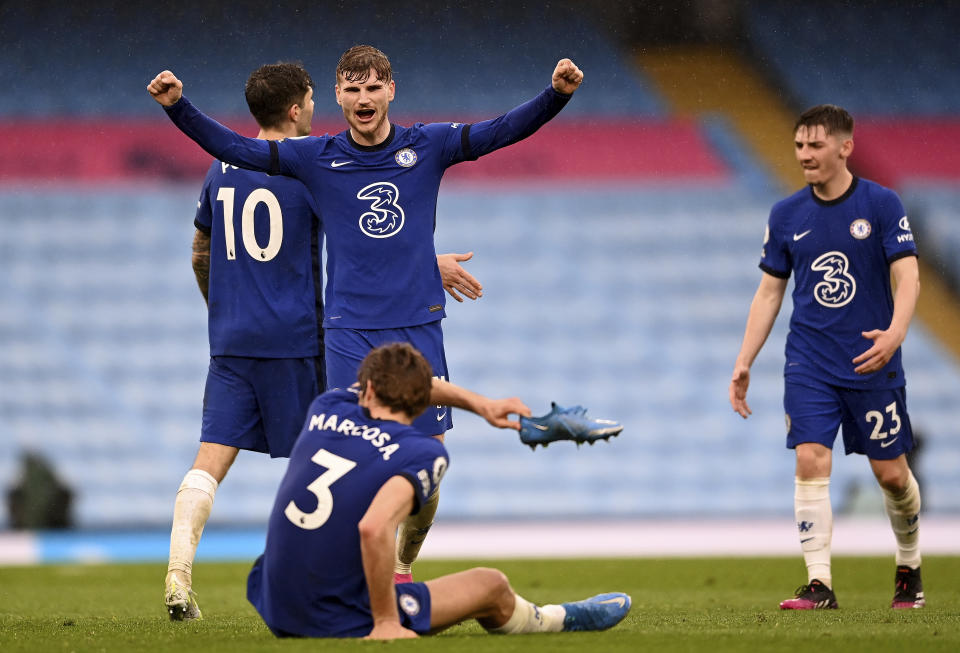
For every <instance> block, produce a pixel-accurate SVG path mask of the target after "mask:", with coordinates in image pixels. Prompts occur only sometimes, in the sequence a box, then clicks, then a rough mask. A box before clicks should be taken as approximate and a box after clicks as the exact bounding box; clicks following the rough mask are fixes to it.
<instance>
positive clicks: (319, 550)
mask: <svg viewBox="0 0 960 653" xmlns="http://www.w3.org/2000/svg"><path fill="white" fill-rule="evenodd" d="M358 376H359V389H356V388H355V389H352V390H332V391H329V392H326V393H324V394H322V395H320V396H319V397H317V398H316V399H315V400H314V402H313V404H312V405H311V407H310V412H309V415H308V416H307V419H306V421H305V424H304V428H303V431H302V432H301V434H300V437H299V439H298V440H297V443H296V445H294V448H293V451H292V453H291V454H290V464H289V467H288V468H287V471H286V474H285V475H284V477H283V480H282V481H281V483H280V488H279V490H278V492H277V498H276V501H275V503H274V506H273V510H272V512H271V516H270V522H269V526H268V530H267V543H266V550H265V552H264V554H263V555H262V556H260V557H259V558H258V559H257V561H256V562H255V563H254V566H253V569H252V570H251V572H250V577H249V579H248V582H247V598H248V599H249V600H250V602H251V603H252V604H253V605H254V607H256V609H257V611H258V612H259V613H260V615H261V616H262V617H263V620H264V621H265V622H266V624H267V626H269V628H270V630H271V631H272V632H273V633H274V634H275V635H277V636H279V637H285V636H292V637H363V636H367V637H370V638H372V639H394V638H403V637H416V636H417V635H418V634H429V633H435V632H438V631H440V630H443V629H444V628H447V627H449V626H452V625H455V624H457V623H460V622H461V621H465V620H467V619H476V620H477V622H478V623H479V624H480V625H481V626H483V628H485V629H486V630H488V631H489V632H492V633H504V634H513V633H532V632H558V631H562V630H604V629H606V628H610V627H612V626H614V625H616V624H617V623H619V622H620V621H621V620H622V619H623V618H624V617H625V616H626V615H627V613H628V612H629V611H630V597H629V596H628V595H626V594H621V593H611V594H601V595H599V596H594V597H592V598H589V599H585V600H583V601H577V602H573V603H563V604H560V605H545V606H536V605H533V604H532V603H530V602H529V601H526V600H525V599H523V598H521V597H520V596H517V594H516V593H514V591H513V589H512V588H511V587H510V583H509V582H508V580H507V577H506V576H504V574H503V573H502V572H500V571H498V570H496V569H485V568H474V569H469V570H467V571H462V572H459V573H456V574H450V575H448V576H442V577H440V578H437V579H434V580H431V581H427V582H425V583H403V584H399V585H395V584H394V582H393V561H394V560H393V559H394V547H395V533H396V529H397V526H398V525H399V524H400V522H401V521H403V519H404V518H406V517H407V515H410V514H413V513H416V512H417V511H418V510H419V509H420V506H421V505H422V504H423V503H424V502H425V501H426V500H427V499H428V497H429V496H430V495H431V493H432V492H433V491H434V490H435V489H436V487H437V485H438V484H439V483H440V481H441V480H442V478H443V474H444V472H445V471H446V469H447V465H448V455H447V451H446V449H445V448H444V446H443V444H442V443H441V442H440V441H439V440H437V439H435V438H432V437H429V436H426V435H424V434H422V433H420V432H419V431H417V430H416V429H414V428H413V427H411V426H410V423H411V422H412V421H413V419H414V418H415V417H416V416H417V415H419V414H420V413H421V412H423V410H424V409H425V408H426V407H427V405H428V404H430V403H441V404H444V405H450V406H456V407H460V408H466V409H468V410H472V411H474V412H476V413H478V414H480V415H483V416H484V417H486V418H487V421H489V422H490V423H491V424H494V425H496V426H501V427H504V428H514V429H519V428H520V424H519V423H518V422H515V421H511V420H509V419H507V416H508V415H509V414H511V413H512V414H520V415H527V416H529V412H530V411H529V409H527V408H526V406H524V405H523V403H522V402H520V401H519V400H518V399H499V400H493V399H488V398H486V397H482V396H480V395H477V394H475V393H472V392H469V391H467V390H464V389H462V388H458V387H457V386H454V385H452V384H450V383H447V382H444V381H437V380H433V379H432V378H431V377H432V374H431V370H430V366H429V364H428V363H427V362H426V360H425V359H424V358H423V357H422V356H421V355H420V353H419V352H418V351H417V350H416V349H414V348H413V347H411V346H410V345H408V344H392V345H386V346H383V347H379V348H377V349H375V350H373V351H372V352H370V354H369V355H368V356H367V357H366V358H365V359H364V361H363V363H362V365H361V367H360V370H359V373H358Z"/></svg>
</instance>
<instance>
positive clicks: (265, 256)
mask: <svg viewBox="0 0 960 653" xmlns="http://www.w3.org/2000/svg"><path fill="white" fill-rule="evenodd" d="M236 191H237V189H236V188H226V187H221V188H220V189H219V190H218V191H217V201H218V202H223V238H224V240H225V244H226V246H227V260H228V261H232V260H234V259H236V258H237V253H236V252H237V249H236V237H235V236H234V233H233V206H234V196H235V195H236ZM260 203H263V204H264V205H266V207H267V211H269V213H270V237H269V239H268V240H267V246H266V247H261V246H260V243H258V242H257V236H256V234H255V233H254V231H253V216H254V212H255V211H256V210H257V205H258V204H260ZM240 235H241V236H242V237H243V247H244V249H246V250H247V254H249V255H250V256H251V258H253V259H256V260H257V261H260V262H262V263H266V262H267V261H269V260H271V259H272V258H273V257H275V256H276V255H277V252H279V251H280V243H281V242H282V241H283V212H282V211H281V210H280V202H279V201H278V200H277V196H276V195H274V194H273V193H271V192H270V191H269V190H267V189H266V188H258V189H256V190H255V191H253V192H252V193H250V194H249V195H248V196H247V199H246V201H245V202H244V203H243V208H242V209H241V210H240Z"/></svg>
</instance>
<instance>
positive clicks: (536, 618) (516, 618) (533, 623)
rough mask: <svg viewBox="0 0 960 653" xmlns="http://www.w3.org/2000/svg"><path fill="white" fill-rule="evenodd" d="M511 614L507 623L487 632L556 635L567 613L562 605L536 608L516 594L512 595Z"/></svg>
mask: <svg viewBox="0 0 960 653" xmlns="http://www.w3.org/2000/svg"><path fill="white" fill-rule="evenodd" d="M513 596H514V599H515V602H514V607H513V614H512V615H511V616H510V619H508V620H507V623H505V624H503V625H502V626H499V627H497V628H488V629H487V631H488V632H491V633H494V634H497V635H518V634H521V633H558V632H560V631H561V630H563V618H564V617H566V616H567V611H566V610H565V609H564V607H563V606H562V605H545V606H542V607H538V606H536V605H534V604H533V603H530V601H528V600H526V599H525V598H523V597H522V596H519V595H518V594H514V595H513Z"/></svg>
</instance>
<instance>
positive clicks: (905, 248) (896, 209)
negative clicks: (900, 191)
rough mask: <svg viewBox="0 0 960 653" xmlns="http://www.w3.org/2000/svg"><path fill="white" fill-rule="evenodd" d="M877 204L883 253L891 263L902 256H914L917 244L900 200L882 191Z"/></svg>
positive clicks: (889, 191) (893, 194) (891, 193)
mask: <svg viewBox="0 0 960 653" xmlns="http://www.w3.org/2000/svg"><path fill="white" fill-rule="evenodd" d="M884 191H885V192H884V194H883V196H882V198H881V200H880V201H879V202H878V205H877V208H878V211H879V216H878V218H879V221H880V229H881V231H882V233H883V253H884V255H885V256H886V257H887V262H888V263H892V262H893V261H896V260H897V259H899V258H903V257H904V256H916V255H917V244H916V242H914V240H913V231H911V230H910V220H908V219H907V212H906V211H905V210H904V208H903V203H902V202H901V201H900V198H899V197H898V196H897V194H896V193H894V192H893V191H892V190H889V189H884Z"/></svg>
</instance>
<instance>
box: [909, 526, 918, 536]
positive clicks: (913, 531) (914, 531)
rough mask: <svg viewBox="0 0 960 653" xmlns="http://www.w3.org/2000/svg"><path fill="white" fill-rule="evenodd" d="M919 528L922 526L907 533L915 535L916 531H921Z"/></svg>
mask: <svg viewBox="0 0 960 653" xmlns="http://www.w3.org/2000/svg"><path fill="white" fill-rule="evenodd" d="M919 530H920V527H919V526H918V527H917V528H914V529H913V530H912V531H909V532H908V533H907V535H913V534H914V533H916V532H917V531H919Z"/></svg>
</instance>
